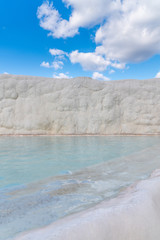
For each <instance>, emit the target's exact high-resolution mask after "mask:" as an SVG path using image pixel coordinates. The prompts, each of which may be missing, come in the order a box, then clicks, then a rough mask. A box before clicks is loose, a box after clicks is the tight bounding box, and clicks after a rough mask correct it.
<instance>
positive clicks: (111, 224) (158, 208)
mask: <svg viewBox="0 0 160 240" xmlns="http://www.w3.org/2000/svg"><path fill="white" fill-rule="evenodd" d="M159 226H160V170H156V171H155V172H154V173H153V174H152V175H151V177H150V178H149V179H147V180H143V181H140V182H138V183H136V184H134V185H132V186H131V187H129V188H128V189H127V190H126V191H125V192H123V193H121V194H120V195H119V196H118V197H117V198H115V199H112V200H110V201H104V202H102V203H100V204H98V205H97V206H96V207H93V208H91V209H89V210H86V211H84V212H81V213H77V214H74V215H71V216H69V217H66V218H64V219H62V220H59V221H57V222H55V223H53V224H51V225H49V226H47V227H45V228H42V229H39V230H35V231H31V232H29V233H26V234H23V235H21V236H19V237H17V238H15V240H33V239H34V240H64V239H65V240H84V239H85V240H91V239H92V240H97V239H98V240H117V239H118V240H159V236H160V227H159Z"/></svg>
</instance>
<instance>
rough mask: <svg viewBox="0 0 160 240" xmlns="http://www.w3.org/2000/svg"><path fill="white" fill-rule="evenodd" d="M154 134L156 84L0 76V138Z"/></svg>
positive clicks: (158, 103) (159, 117)
mask: <svg viewBox="0 0 160 240" xmlns="http://www.w3.org/2000/svg"><path fill="white" fill-rule="evenodd" d="M159 133H160V80H159V79H150V80H121V81H107V82H102V81H97V80H93V79H91V78H84V77H78V78H73V79H52V78H43V77H29V76H16V75H8V74H2V75H0V134H60V135H61V134H159Z"/></svg>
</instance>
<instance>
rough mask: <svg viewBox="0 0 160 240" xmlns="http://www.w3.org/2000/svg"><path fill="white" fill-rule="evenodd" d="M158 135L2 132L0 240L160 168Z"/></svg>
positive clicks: (110, 194)
mask: <svg viewBox="0 0 160 240" xmlns="http://www.w3.org/2000/svg"><path fill="white" fill-rule="evenodd" d="M159 146H160V137H158V136H155V137H152V136H148V137H142V136H141V137H105V136H102V137H99V136H96V137H91V136H89V137H80V136H77V137H51V136H45V137H44V136H42V137H28V136H27V137H0V196H1V197H0V239H2V240H5V239H8V238H12V237H13V236H15V235H16V234H18V233H20V232H23V231H26V230H30V229H33V228H37V227H42V226H44V225H47V224H49V223H51V222H53V221H55V220H57V219H59V218H61V217H63V216H65V215H68V214H70V213H72V212H76V211H80V210H83V209H85V208H88V207H90V206H92V205H94V204H96V203H98V202H100V201H102V200H103V199H109V198H112V197H115V196H116V195H117V194H118V193H119V191H121V190H123V188H125V187H126V186H128V185H130V184H131V183H133V182H135V181H137V180H139V179H144V178H147V177H148V176H149V174H150V173H151V172H152V171H153V170H154V169H156V168H160V150H159V149H160V148H159Z"/></svg>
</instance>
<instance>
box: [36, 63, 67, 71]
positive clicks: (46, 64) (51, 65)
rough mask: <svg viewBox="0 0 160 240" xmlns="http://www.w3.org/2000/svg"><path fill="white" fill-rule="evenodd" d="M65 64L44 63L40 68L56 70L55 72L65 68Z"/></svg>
mask: <svg viewBox="0 0 160 240" xmlns="http://www.w3.org/2000/svg"><path fill="white" fill-rule="evenodd" d="M63 65H64V63H63V62H62V61H54V62H52V63H51V64H49V62H45V61H43V62H42V63H41V64H40V66H41V67H45V68H54V69H55V70H57V69H62V68H63Z"/></svg>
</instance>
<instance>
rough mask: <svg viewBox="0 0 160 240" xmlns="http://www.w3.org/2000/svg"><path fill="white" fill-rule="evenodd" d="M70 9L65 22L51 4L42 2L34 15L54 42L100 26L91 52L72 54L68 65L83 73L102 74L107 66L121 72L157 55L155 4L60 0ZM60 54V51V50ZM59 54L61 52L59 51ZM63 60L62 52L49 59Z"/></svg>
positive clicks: (159, 36)
mask: <svg viewBox="0 0 160 240" xmlns="http://www.w3.org/2000/svg"><path fill="white" fill-rule="evenodd" d="M62 1H63V2H64V4H65V5H66V7H71V15H70V16H69V19H68V20H66V19H63V18H62V17H61V16H60V14H59V12H58V11H57V10H56V9H55V8H54V6H53V3H49V2H48V1H46V2H44V3H43V4H42V5H41V6H40V7H39V8H38V11H37V17H38V18H39V20H40V26H41V27H42V28H44V29H46V30H48V31H49V32H50V35H52V36H53V37H56V38H60V37H62V38H66V37H73V36H74V35H75V34H77V33H78V31H79V28H80V27H83V28H87V27H93V26H95V25H98V24H100V26H99V28H98V30H97V32H96V34H95V42H96V44H97V47H96V49H95V51H94V52H88V53H82V52H79V51H78V50H77V51H73V52H72V53H71V54H70V56H69V57H70V60H71V62H72V63H80V64H81V66H82V67H83V69H84V70H92V71H104V70H106V68H107V66H108V65H110V66H112V67H113V68H118V69H123V68H125V65H126V64H127V63H137V62H141V61H144V60H147V59H149V58H150V57H152V56H153V55H155V54H160V24H159V23H160V14H159V12H160V1H159V0H153V1H151V0H134V1H133V0H123V1H122V0H81V1H80V0H62ZM60 51H61V50H60ZM62 52H63V51H62ZM56 53H57V55H58V54H59V56H65V52H64V53H63V54H61V52H59V53H58V52H56V49H54V50H53V55H54V56H56Z"/></svg>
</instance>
